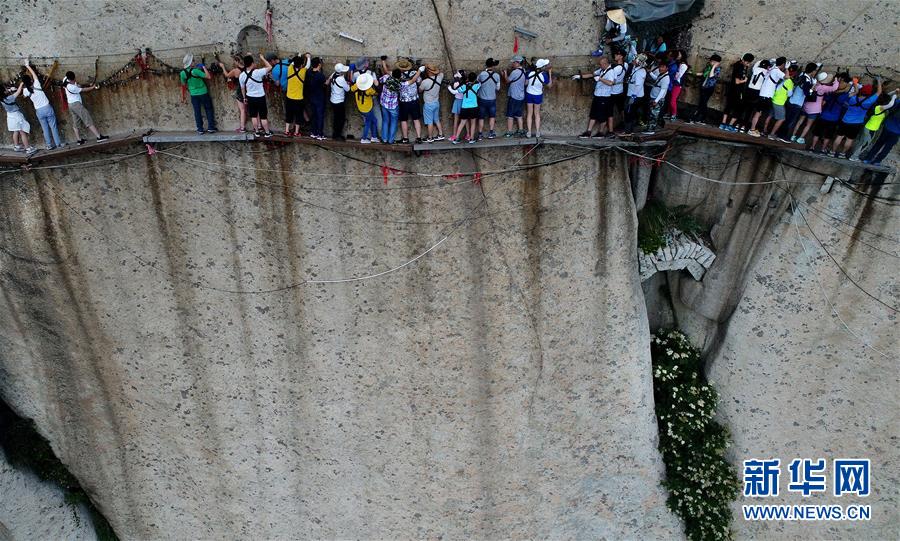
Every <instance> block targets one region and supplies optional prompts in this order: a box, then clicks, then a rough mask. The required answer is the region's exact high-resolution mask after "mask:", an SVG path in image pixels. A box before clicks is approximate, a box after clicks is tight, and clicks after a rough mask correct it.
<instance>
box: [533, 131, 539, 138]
mask: <svg viewBox="0 0 900 541" xmlns="http://www.w3.org/2000/svg"><path fill="white" fill-rule="evenodd" d="M534 136H535V137H536V138H537V139H540V138H541V132H539V131H538V132H534Z"/></svg>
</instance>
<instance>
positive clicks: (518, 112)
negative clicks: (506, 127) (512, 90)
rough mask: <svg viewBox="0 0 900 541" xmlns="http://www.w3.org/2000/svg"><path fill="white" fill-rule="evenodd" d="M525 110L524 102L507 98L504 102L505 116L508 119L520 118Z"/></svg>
mask: <svg viewBox="0 0 900 541" xmlns="http://www.w3.org/2000/svg"><path fill="white" fill-rule="evenodd" d="M524 110H525V100H517V99H515V98H509V99H507V100H506V116H507V117H509V118H522V117H523V116H524V115H523V114H522V113H523V111H524Z"/></svg>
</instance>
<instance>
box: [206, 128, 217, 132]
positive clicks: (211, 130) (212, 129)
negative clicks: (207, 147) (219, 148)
mask: <svg viewBox="0 0 900 541" xmlns="http://www.w3.org/2000/svg"><path fill="white" fill-rule="evenodd" d="M217 131H219V130H217V129H216V128H210V129H208V130H206V133H216V132H217Z"/></svg>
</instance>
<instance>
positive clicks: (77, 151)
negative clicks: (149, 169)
mask: <svg viewBox="0 0 900 541" xmlns="http://www.w3.org/2000/svg"><path fill="white" fill-rule="evenodd" d="M146 133H147V132H145V131H142V132H138V131H133V132H131V133H125V134H118V135H112V136H110V138H109V139H108V140H106V141H103V142H102V143H98V142H96V141H95V140H94V139H93V138H91V139H89V140H88V141H87V142H86V143H85V144H83V145H80V146H79V145H78V144H76V143H68V144H66V146H64V147H61V148H55V149H53V150H38V151H37V152H36V153H34V154H32V155H31V156H26V155H25V153H24V152H15V151H14V150H12V149H11V148H5V149H2V150H0V163H8V164H29V163H39V162H44V161H50V160H60V159H63V158H71V157H72V156H79V155H82V154H88V153H90V152H96V151H98V150H107V149H111V148H116V147H121V146H127V145H133V144H135V143H140V142H141V141H142V140H143V138H144V135H145V134H146ZM32 137H33V136H32ZM32 140H33V139H32Z"/></svg>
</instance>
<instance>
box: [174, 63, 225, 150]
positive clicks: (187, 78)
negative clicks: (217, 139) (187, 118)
mask: <svg viewBox="0 0 900 541" xmlns="http://www.w3.org/2000/svg"><path fill="white" fill-rule="evenodd" d="M178 76H179V77H180V78H181V84H182V85H184V86H186V87H187V91H188V94H190V95H191V105H192V106H193V107H194V122H196V123H197V133H199V134H200V135H203V134H204V133H216V132H217V131H218V129H217V128H216V117H215V115H214V113H213V104H212V98H210V97H209V86H208V83H207V81H209V80H210V79H211V77H210V75H209V70H207V69H206V66H204V65H203V64H200V65H196V64H194V55H192V54H190V53H188V54H186V55H184V69H183V70H181V72H179V74H178ZM181 102H182V103H184V96H183V95H182V98H181ZM201 109H203V110H205V111H206V122H207V124H209V128H208V129H206V130H204V129H203V115H202V114H201Z"/></svg>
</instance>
